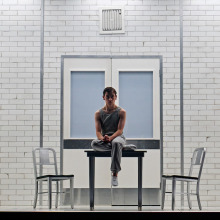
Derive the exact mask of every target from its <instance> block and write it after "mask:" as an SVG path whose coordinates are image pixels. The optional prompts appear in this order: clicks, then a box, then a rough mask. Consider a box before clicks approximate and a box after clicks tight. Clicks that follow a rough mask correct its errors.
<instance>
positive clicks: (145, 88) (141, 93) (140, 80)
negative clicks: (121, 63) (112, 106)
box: [119, 71, 153, 138]
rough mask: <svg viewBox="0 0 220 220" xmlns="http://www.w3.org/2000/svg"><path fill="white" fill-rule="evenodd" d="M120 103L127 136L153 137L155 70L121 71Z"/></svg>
mask: <svg viewBox="0 0 220 220" xmlns="http://www.w3.org/2000/svg"><path fill="white" fill-rule="evenodd" d="M119 105H120V106H121V107H122V108H124V109H125V110H126V113H127V114H126V115H127V118H126V124H125V128H124V134H125V137H126V138H153V72H142V71H141V72H139V71H137V72H134V71H132V72H128V71H127V72H124V71H123V72H119Z"/></svg>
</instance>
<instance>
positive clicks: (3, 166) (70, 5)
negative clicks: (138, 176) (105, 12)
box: [0, 0, 220, 207]
mask: <svg viewBox="0 0 220 220" xmlns="http://www.w3.org/2000/svg"><path fill="white" fill-rule="evenodd" d="M104 5H106V6H111V5H123V6H124V9H125V34H121V35H99V7H100V6H104ZM0 10H1V13H0V46H1V47H0V54H1V56H0V80H1V84H0V125H1V129H0V147H1V148H0V205H1V206H6V205H7V206H16V205H19V206H20V205H25V206H31V205H32V202H33V189H34V185H33V183H34V182H33V175H32V158H31V151H32V149H33V148H35V147H37V146H39V119H40V115H39V114H40V110H39V109H40V106H39V104H40V100H39V98H40V95H39V92H40V89H39V88H40V85H39V83H40V1H36V0H25V1H24V0H0ZM219 15H220V2H219V1H218V0H215V1H213V0H212V1H211V0H209V1H207V0H186V1H184V2H183V20H184V21H183V35H184V37H183V42H184V48H183V52H184V136H185V137H184V146H185V148H184V152H185V163H186V164H185V172H186V173H187V168H188V167H189V157H190V155H191V153H192V151H193V149H194V148H195V147H207V150H208V153H207V158H206V160H205V166H204V173H203V176H202V181H201V200H202V205H203V207H218V206H219V205H220V197H219V193H220V187H219V183H220V174H219V167H220V159H219V158H220V150H219V149H220V148H219V145H220V129H219V125H220V116H219V115H220V111H219V107H220V101H219V93H220V89H219V88H220V86H219V83H220V74H219V73H220V65H219V63H220V36H219V35H220V31H219V26H220V21H219V20H220V16H219ZM179 24H180V23H179V0H164V1H157V0H148V1H142V0H136V1H134V0H121V1H118V0H105V1H102V0H75V1H72V0H62V1H54V0H45V27H44V30H45V43H44V45H45V55H44V62H45V63H44V67H45V68H44V72H45V73H44V146H45V147H47V146H49V147H54V148H55V149H56V151H57V152H58V151H59V144H60V143H59V135H60V130H59V128H60V127H59V126H60V116H59V115H60V57H61V55H68V54H70V55H162V56H163V61H164V63H163V66H164V69H163V73H164V91H163V94H164V172H165V173H177V174H179V173H180V103H179V99H180V92H179V76H180V74H179V71H180V70H179V68H180V48H179V45H180V44H179V37H180V34H179V28H180V26H179ZM58 157H59V154H58ZM167 198H168V201H169V197H167ZM195 199H196V198H194V201H193V206H194V207H197V204H196V200H195ZM167 205H169V202H168V203H167ZM177 205H178V204H177Z"/></svg>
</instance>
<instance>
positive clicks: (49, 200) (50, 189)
mask: <svg viewBox="0 0 220 220" xmlns="http://www.w3.org/2000/svg"><path fill="white" fill-rule="evenodd" d="M51 206H52V181H51V179H50V178H48V207H49V209H51Z"/></svg>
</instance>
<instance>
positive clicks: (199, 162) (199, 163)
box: [189, 147, 206, 179]
mask: <svg viewBox="0 0 220 220" xmlns="http://www.w3.org/2000/svg"><path fill="white" fill-rule="evenodd" d="M205 154H206V148H203V147H202V148H196V149H195V150H194V152H193V156H192V158H191V166H190V171H189V176H192V174H193V170H194V169H195V167H197V168H198V172H197V177H198V179H200V177H201V174H202V168H203V164H204V160H205Z"/></svg>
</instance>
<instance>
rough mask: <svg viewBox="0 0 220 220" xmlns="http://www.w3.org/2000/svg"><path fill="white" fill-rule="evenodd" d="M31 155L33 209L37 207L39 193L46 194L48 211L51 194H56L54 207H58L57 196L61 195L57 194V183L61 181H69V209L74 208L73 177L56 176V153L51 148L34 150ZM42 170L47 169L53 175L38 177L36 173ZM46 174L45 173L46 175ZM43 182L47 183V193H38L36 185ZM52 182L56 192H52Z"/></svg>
mask: <svg viewBox="0 0 220 220" xmlns="http://www.w3.org/2000/svg"><path fill="white" fill-rule="evenodd" d="M32 155H33V163H34V177H35V198H34V205H33V207H34V208H36V205H37V197H38V194H41V193H48V205H49V209H51V206H52V193H56V203H55V207H56V208H57V206H58V194H59V193H62V192H59V184H58V182H60V181H63V180H70V203H71V208H72V209H73V207H74V201H73V181H74V175H58V171H57V160H56V152H55V150H54V149H52V148H36V149H34V150H33V151H32ZM43 168H45V169H46V168H47V171H48V172H49V173H50V171H51V170H53V171H52V173H53V174H49V175H43V174H42V175H41V176H39V175H38V171H40V170H41V171H42V173H43ZM48 172H47V173H48ZM41 181H42V182H43V181H47V184H48V191H47V192H38V183H39V182H41ZM52 182H56V192H52Z"/></svg>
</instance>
